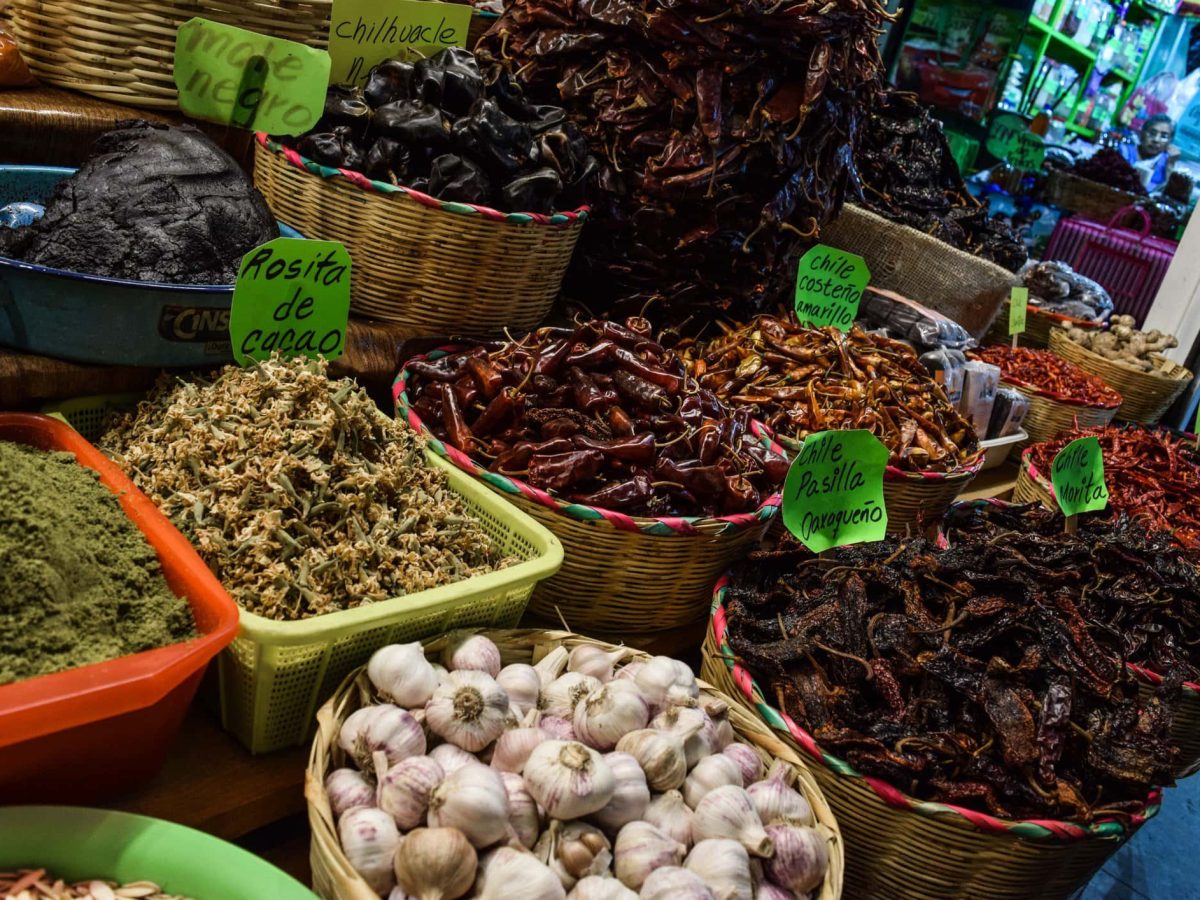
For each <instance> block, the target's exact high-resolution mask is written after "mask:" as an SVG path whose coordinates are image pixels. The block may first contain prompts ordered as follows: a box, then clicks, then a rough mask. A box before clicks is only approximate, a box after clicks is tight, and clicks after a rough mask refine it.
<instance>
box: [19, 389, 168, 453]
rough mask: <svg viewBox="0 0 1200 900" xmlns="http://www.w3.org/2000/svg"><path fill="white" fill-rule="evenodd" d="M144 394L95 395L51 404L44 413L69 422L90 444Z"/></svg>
mask: <svg viewBox="0 0 1200 900" xmlns="http://www.w3.org/2000/svg"><path fill="white" fill-rule="evenodd" d="M145 396H146V395H145V394H93V395H92V396H90V397H76V398H74V399H72V400H62V401H59V402H58V403H48V404H46V405H45V406H43V407H42V412H44V413H45V414H46V415H48V416H54V418H56V419H61V420H62V421H64V422H66V423H67V424H68V425H70V426H71V427H72V428H74V429H75V430H76V431H78V432H79V433H80V434H82V435H83V437H84V439H85V440H87V441H90V442H91V443H93V444H94V443H96V442H97V441H99V440H100V437H101V435H103V434H104V433H105V432H106V431H108V430H109V429H110V428H112V426H113V424H114V423H115V422H116V420H117V417H118V416H120V415H121V414H123V413H127V412H129V411H130V410H133V409H135V408H136V407H137V405H138V403H140V402H141V400H142V398H143V397H145Z"/></svg>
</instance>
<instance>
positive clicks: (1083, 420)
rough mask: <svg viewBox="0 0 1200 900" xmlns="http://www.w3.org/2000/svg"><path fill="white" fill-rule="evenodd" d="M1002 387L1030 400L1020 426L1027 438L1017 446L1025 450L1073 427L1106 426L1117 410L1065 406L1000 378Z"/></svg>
mask: <svg viewBox="0 0 1200 900" xmlns="http://www.w3.org/2000/svg"><path fill="white" fill-rule="evenodd" d="M1000 383H1001V384H1002V385H1004V386H1005V387H1010V388H1015V389H1016V390H1018V391H1020V392H1021V393H1022V394H1024V395H1025V397H1026V399H1028V400H1029V412H1028V413H1026V414H1025V421H1023V422H1022V423H1021V427H1022V428H1024V429H1025V433H1026V434H1028V435H1029V439H1028V440H1027V441H1024V442H1023V443H1020V444H1018V445H1017V449H1018V450H1020V449H1024V448H1025V447H1028V446H1030V445H1031V444H1037V443H1039V442H1041V441H1048V440H1051V439H1052V438H1056V437H1058V436H1059V435H1060V434H1065V433H1066V432H1068V431H1073V430H1074V429H1076V428H1088V427H1089V426H1092V425H1107V424H1108V423H1109V422H1111V421H1112V420H1113V417H1114V416H1116V414H1117V407H1115V406H1110V407H1103V406H1085V405H1084V404H1082V403H1068V402H1067V401H1065V400H1057V399H1055V398H1054V397H1052V396H1050V395H1048V394H1046V393H1044V392H1042V391H1039V390H1037V389H1036V388H1033V387H1031V386H1029V385H1027V384H1022V383H1020V382H1016V381H1008V380H1006V379H1003V378H1002V379H1001V381H1000Z"/></svg>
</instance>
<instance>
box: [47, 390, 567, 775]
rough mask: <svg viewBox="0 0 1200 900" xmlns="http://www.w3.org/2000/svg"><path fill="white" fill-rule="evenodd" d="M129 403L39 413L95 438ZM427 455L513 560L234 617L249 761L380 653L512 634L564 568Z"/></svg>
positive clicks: (102, 402) (237, 714)
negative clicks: (483, 634)
mask: <svg viewBox="0 0 1200 900" xmlns="http://www.w3.org/2000/svg"><path fill="white" fill-rule="evenodd" d="M130 397H131V398H132V399H131V400H130V399H126V400H125V401H124V405H123V406H118V405H117V397H116V395H97V396H96V397H82V398H79V399H76V400H72V401H69V402H66V403H59V404H55V405H54V406H52V407H45V408H44V411H45V412H47V413H53V414H56V415H58V416H60V417H61V418H63V419H65V420H66V421H67V422H68V424H70V425H71V426H72V427H73V428H75V429H76V430H77V431H79V432H80V434H82V435H83V436H84V437H86V438H87V439H88V440H94V439H95V438H96V437H98V436H99V434H100V433H103V429H104V428H105V427H107V425H108V424H109V423H110V421H111V416H110V415H109V413H108V412H106V410H109V409H111V408H115V409H117V410H118V411H120V410H122V409H130V408H132V406H134V405H136V403H137V401H138V400H139V399H140V396H138V395H136V394H135V395H130ZM77 423H78V424H77ZM97 423H99V424H97ZM85 429H89V430H91V429H96V430H94V431H92V433H89V430H85ZM425 455H426V458H427V459H428V460H429V461H430V462H431V463H432V464H433V465H435V466H437V467H438V468H440V469H442V470H443V471H444V472H446V475H447V476H448V478H449V483H450V488H451V490H453V491H454V492H455V493H457V494H459V495H460V496H461V497H462V498H463V500H464V501H465V502H466V506H467V510H468V511H469V512H470V513H471V514H472V515H474V516H475V517H476V518H478V519H479V520H480V523H481V524H482V525H483V528H484V530H485V531H486V532H487V533H488V535H490V536H491V538H492V539H493V540H494V541H496V543H497V544H498V545H499V546H500V548H501V552H502V553H503V554H504V555H505V556H510V557H514V558H515V559H517V560H518V562H516V563H514V564H513V565H511V566H509V567H508V568H507V569H502V570H500V571H498V572H490V573H488V574H487V575H477V576H475V577H473V578H468V579H466V580H464V581H460V582H457V583H455V584H447V585H443V586H441V587H436V588H432V589H431V590H427V591H420V592H418V593H415V594H410V595H408V596H407V597H395V598H393V599H391V600H384V601H383V602H381V603H372V604H368V605H366V606H360V607H357V608H355V609H347V610H343V611H342V612H336V613H329V614H327V615H324V616H317V617H315V618H311V619H302V620H300V621H298V622H279V621H276V620H274V619H268V618H265V617H263V616H258V615H255V614H253V613H249V612H246V610H244V609H243V610H241V621H240V625H241V627H240V628H239V630H238V636H237V637H236V638H235V639H234V641H233V643H232V644H231V645H230V646H229V647H228V648H227V649H226V650H225V651H224V652H222V653H221V655H220V657H218V661H217V662H218V666H219V672H220V709H221V724H222V725H223V726H224V727H225V729H226V730H227V731H230V732H231V733H233V734H234V735H235V736H236V737H237V738H238V740H240V741H241V742H242V743H243V744H245V745H246V747H247V748H248V749H249V750H250V752H251V753H267V752H269V751H271V750H278V749H280V748H283V747H291V746H295V745H297V744H302V743H304V742H305V741H307V740H308V739H309V738H310V737H311V735H312V732H313V729H314V726H315V724H316V721H315V716H316V712H317V709H318V708H320V705H321V704H322V703H324V702H325V701H326V700H327V699H329V697H330V695H332V694H333V692H334V690H335V689H336V688H337V686H338V685H339V684H340V683H341V682H342V680H343V679H344V678H345V677H346V676H347V675H348V674H350V672H352V671H353V670H354V669H356V668H358V667H359V666H363V665H366V663H367V660H368V659H370V657H371V654H372V653H374V652H375V651H376V650H378V649H379V648H380V647H383V646H385V645H387V644H395V643H407V642H411V641H416V640H421V639H422V638H428V637H432V636H434V635H437V634H441V633H443V632H446V631H451V630H453V629H455V628H511V627H513V626H515V625H516V624H517V623H518V622H519V621H520V619H521V616H522V614H523V613H524V612H525V606H526V604H527V603H528V602H529V597H530V595H531V594H532V593H533V588H534V586H535V585H536V584H537V583H538V582H539V581H541V580H542V579H545V578H549V577H550V576H551V575H553V574H554V573H555V572H557V571H558V570H559V567H561V566H562V560H563V548H562V544H560V543H559V542H558V538H556V537H555V536H554V535H553V534H551V533H550V531H548V530H547V529H546V528H543V527H542V526H541V525H539V524H538V523H537V522H535V521H534V520H533V519H532V518H530V517H529V516H527V515H526V514H525V513H523V512H521V511H520V510H519V509H517V508H516V507H515V506H513V505H512V504H511V503H509V502H508V501H506V500H504V499H503V498H502V497H500V496H498V495H496V494H495V493H493V492H492V491H491V490H489V489H488V488H487V487H484V486H483V485H482V484H481V483H479V482H478V481H476V480H475V479H474V478H471V477H470V476H469V475H466V474H465V473H463V472H461V471H459V470H458V469H457V468H455V467H454V466H453V465H451V464H450V463H448V462H445V461H444V460H442V459H441V458H440V457H438V456H437V455H435V454H433V453H430V452H428V451H426V454H425Z"/></svg>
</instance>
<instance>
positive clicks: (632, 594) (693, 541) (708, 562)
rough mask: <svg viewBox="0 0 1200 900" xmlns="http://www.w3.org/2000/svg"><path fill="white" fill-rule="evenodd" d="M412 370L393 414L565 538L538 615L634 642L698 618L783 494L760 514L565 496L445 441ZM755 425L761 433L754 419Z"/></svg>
mask: <svg viewBox="0 0 1200 900" xmlns="http://www.w3.org/2000/svg"><path fill="white" fill-rule="evenodd" d="M407 379H408V373H407V371H401V373H400V374H399V376H397V378H396V382H395V384H394V385H393V387H392V396H393V399H394V400H395V402H396V417H397V418H404V419H405V420H406V421H407V422H408V423H409V424H410V425H411V426H412V427H413V428H415V429H416V430H417V431H420V432H421V433H423V434H424V435H425V436H426V437H427V438H428V439H429V447H430V449H431V450H433V451H434V452H435V453H438V454H440V455H442V456H443V457H445V458H446V459H448V460H450V462H452V463H454V464H455V465H456V466H458V467H459V468H460V469H462V470H463V471H464V472H467V473H468V474H470V475H473V476H475V477H476V478H478V479H479V480H481V481H482V482H483V483H484V484H486V485H487V486H488V487H490V488H491V489H492V490H494V491H496V492H497V493H498V494H500V495H501V496H503V497H504V498H505V499H506V500H508V501H509V502H510V503H513V504H514V505H516V506H517V507H518V508H519V509H520V510H521V511H522V512H524V513H527V514H528V515H529V516H531V517H532V518H533V519H534V520H535V521H537V522H538V523H539V524H541V525H543V526H545V527H546V528H547V529H549V530H550V531H551V532H552V533H553V534H554V536H555V537H557V538H558V539H559V541H560V542H561V543H562V545H563V566H562V568H561V569H559V570H558V573H557V574H556V575H554V576H553V577H551V578H549V579H547V580H545V581H543V582H541V583H540V584H539V585H538V587H537V588H536V589H535V590H534V593H533V597H532V599H531V600H530V601H529V607H528V609H527V611H526V616H527V618H529V619H530V620H532V621H534V622H536V623H537V624H545V623H550V622H565V623H566V625H567V627H569V628H571V629H573V630H576V631H581V632H591V633H594V634H603V635H620V636H621V639H622V640H624V642H625V643H628V644H633V645H635V646H636V645H638V644H639V643H643V642H645V641H647V640H649V639H650V638H651V637H652V636H653V635H654V634H655V633H657V632H661V631H667V630H670V629H672V628H681V627H684V626H687V625H695V624H696V623H698V622H700V621H702V620H703V619H704V617H705V616H706V615H707V614H708V605H709V597H710V596H711V590H712V584H713V582H714V581H715V580H716V579H717V578H718V577H719V576H720V575H721V573H722V572H724V571H725V570H726V569H728V568H729V566H730V565H731V564H732V563H733V562H734V561H735V560H737V559H740V558H741V557H743V556H745V555H746V554H748V553H749V552H750V550H751V549H752V548H753V547H754V545H755V544H757V543H758V542H759V540H760V539H761V538H762V536H763V535H764V534H765V533H766V530H767V528H768V527H769V526H770V524H771V521H772V519H773V518H774V517H775V513H776V512H777V511H778V509H779V504H780V499H779V496H778V495H775V496H772V497H770V498H768V499H767V500H766V502H764V503H763V505H762V506H760V507H759V508H758V509H757V510H756V511H755V512H753V513H744V514H739V515H733V516H724V517H721V518H682V517H676V518H660V519H654V518H640V517H635V516H628V515H626V514H624V513H620V512H614V511H612V510H604V509H597V508H595V507H591V506H583V505H581V504H577V503H566V502H564V501H562V500H558V499H556V498H554V497H552V496H550V495H549V494H547V493H546V492H545V491H542V490H538V489H537V488H534V487H532V486H530V485H528V484H525V483H524V482H522V481H518V480H517V479H515V478H507V477H505V476H503V475H498V474H497V473H495V472H489V471H488V470H487V469H485V468H483V467H482V466H479V465H478V464H477V463H475V462H474V461H473V460H472V459H471V458H470V457H469V456H467V455H466V454H465V453H462V452H461V451H459V450H458V449H456V448H454V447H452V446H449V445H448V444H444V443H443V442H442V441H439V440H438V439H437V438H436V437H434V436H433V435H432V434H431V433H430V431H429V430H428V429H427V428H426V427H425V424H424V423H423V422H422V421H421V418H420V416H418V415H417V414H416V412H414V411H413V410H412V409H411V408H410V407H409V405H408V396H407V394H406V393H405V388H406V383H407ZM752 427H753V428H754V429H756V433H760V432H758V430H757V429H758V426H757V424H754V423H752ZM764 440H766V438H764ZM775 449H777V450H780V451H781V452H782V448H779V447H776V448H775Z"/></svg>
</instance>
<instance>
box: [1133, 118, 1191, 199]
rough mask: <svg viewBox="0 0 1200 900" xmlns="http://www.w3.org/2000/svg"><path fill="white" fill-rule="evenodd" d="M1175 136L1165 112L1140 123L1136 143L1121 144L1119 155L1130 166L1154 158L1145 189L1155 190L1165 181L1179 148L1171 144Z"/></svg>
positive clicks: (1171, 123) (1173, 124)
mask: <svg viewBox="0 0 1200 900" xmlns="http://www.w3.org/2000/svg"><path fill="white" fill-rule="evenodd" d="M1174 136H1175V123H1174V122H1172V121H1171V117H1170V116H1168V115H1166V114H1165V113H1159V114H1158V115H1156V116H1151V117H1150V118H1148V119H1147V120H1146V121H1145V122H1144V123H1142V133H1141V140H1140V141H1138V143H1136V144H1135V143H1132V142H1130V143H1125V144H1121V155H1122V156H1124V157H1125V161H1126V162H1128V163H1129V164H1130V165H1131V166H1136V165H1137V164H1138V163H1141V162H1145V161H1146V160H1150V159H1153V160H1154V171H1153V172H1151V173H1150V181H1149V182H1148V183H1147V184H1146V190H1148V191H1156V190H1158V189H1159V188H1160V187H1162V186H1163V184H1165V183H1166V180H1167V175H1169V174H1170V172H1171V166H1172V165H1173V164H1174V162H1175V159H1176V158H1177V157H1178V156H1179V150H1178V149H1176V148H1175V147H1172V146H1171V138H1173V137H1174Z"/></svg>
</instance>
